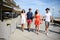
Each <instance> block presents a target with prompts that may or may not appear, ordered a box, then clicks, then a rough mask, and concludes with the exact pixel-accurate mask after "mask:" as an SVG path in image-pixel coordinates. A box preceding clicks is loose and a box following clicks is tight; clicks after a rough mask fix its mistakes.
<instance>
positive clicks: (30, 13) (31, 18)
mask: <svg viewBox="0 0 60 40" xmlns="http://www.w3.org/2000/svg"><path fill="white" fill-rule="evenodd" d="M31 10H32V9H31V8H29V12H27V27H28V31H29V32H30V25H31V22H32V20H33V13H32V12H31Z"/></svg>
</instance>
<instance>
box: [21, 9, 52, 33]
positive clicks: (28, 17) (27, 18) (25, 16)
mask: <svg viewBox="0 0 60 40" xmlns="http://www.w3.org/2000/svg"><path fill="white" fill-rule="evenodd" d="M31 10H32V9H31V8H29V12H27V13H26V12H25V10H24V9H23V10H22V12H21V28H22V31H24V27H25V24H26V22H27V29H28V31H29V32H30V25H31V23H32V22H33V19H34V24H35V32H36V33H37V34H38V33H39V30H40V29H39V28H40V26H39V25H40V24H42V23H43V21H44V20H45V26H46V27H45V32H46V34H48V27H49V22H50V20H51V19H52V17H51V13H50V12H49V10H50V9H49V8H46V9H45V10H46V14H45V16H44V17H42V16H41V15H40V13H39V10H38V9H36V11H35V15H34V16H33V12H31Z"/></svg>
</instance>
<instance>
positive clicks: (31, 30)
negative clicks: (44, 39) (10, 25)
mask: <svg viewBox="0 0 60 40" xmlns="http://www.w3.org/2000/svg"><path fill="white" fill-rule="evenodd" d="M16 29H19V30H21V31H22V28H21V27H16ZM24 30H26V31H28V29H27V28H24ZM28 32H29V31H28ZM30 32H34V33H35V29H34V28H30ZM39 32H40V33H43V34H44V33H45V31H43V30H39Z"/></svg>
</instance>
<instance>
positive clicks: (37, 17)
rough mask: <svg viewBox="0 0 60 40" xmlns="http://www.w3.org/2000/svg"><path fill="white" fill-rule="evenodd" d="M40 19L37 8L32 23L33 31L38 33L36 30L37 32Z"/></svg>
mask: <svg viewBox="0 0 60 40" xmlns="http://www.w3.org/2000/svg"><path fill="white" fill-rule="evenodd" d="M41 20H42V19H41V15H40V13H39V11H38V9H37V10H36V11H35V22H34V24H35V29H36V30H35V31H36V33H37V34H38V32H39V28H40V27H39V26H40V24H41V22H42V21H41Z"/></svg>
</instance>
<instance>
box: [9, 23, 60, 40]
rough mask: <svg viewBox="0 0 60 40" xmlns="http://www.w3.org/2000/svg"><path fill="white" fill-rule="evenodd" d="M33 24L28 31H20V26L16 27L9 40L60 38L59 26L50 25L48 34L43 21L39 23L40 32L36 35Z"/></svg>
mask: <svg viewBox="0 0 60 40" xmlns="http://www.w3.org/2000/svg"><path fill="white" fill-rule="evenodd" d="M34 29H35V28H34V24H33V23H32V25H31V31H30V32H28V31H27V30H26V27H25V30H24V32H22V31H21V28H20V27H17V29H16V30H15V32H14V33H13V34H11V36H10V38H9V40H60V27H59V26H56V25H50V27H49V32H48V35H46V34H45V32H44V31H45V25H44V23H43V24H41V25H40V32H39V35H37V34H36V33H35V32H34Z"/></svg>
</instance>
